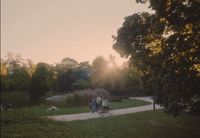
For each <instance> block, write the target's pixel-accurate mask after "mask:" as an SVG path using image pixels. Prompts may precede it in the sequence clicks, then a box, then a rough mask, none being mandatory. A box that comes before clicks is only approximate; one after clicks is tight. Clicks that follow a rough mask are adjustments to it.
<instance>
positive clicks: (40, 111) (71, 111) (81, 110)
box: [17, 99, 150, 116]
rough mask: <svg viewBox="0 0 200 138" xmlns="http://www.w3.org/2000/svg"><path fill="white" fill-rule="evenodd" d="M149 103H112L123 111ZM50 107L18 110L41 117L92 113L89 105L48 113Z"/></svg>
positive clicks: (126, 101) (42, 106)
mask: <svg viewBox="0 0 200 138" xmlns="http://www.w3.org/2000/svg"><path fill="white" fill-rule="evenodd" d="M149 104H150V103H149V102H146V101H141V100H137V99H123V100H122V102H111V106H112V107H113V108H114V109H122V108H129V107H138V106H144V105H149ZM48 108H49V107H48V106H46V105H40V106H33V107H31V108H22V109H17V110H19V111H23V112H28V113H31V114H37V115H39V116H53V115H65V114H77V113H87V112H90V109H89V105H87V106H79V107H68V108H59V107H58V108H59V109H60V111H46V109H48Z"/></svg>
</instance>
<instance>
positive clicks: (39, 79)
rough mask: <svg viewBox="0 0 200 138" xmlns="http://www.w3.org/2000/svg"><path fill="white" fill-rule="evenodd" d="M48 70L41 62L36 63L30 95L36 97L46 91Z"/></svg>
mask: <svg viewBox="0 0 200 138" xmlns="http://www.w3.org/2000/svg"><path fill="white" fill-rule="evenodd" d="M47 79H48V70H47V68H46V67H45V66H43V65H42V64H41V63H38V64H37V67H36V71H35V73H34V74H33V76H32V79H31V87H30V91H29V93H30V97H32V98H38V97H40V96H43V95H44V94H45V92H47V91H48V81H47Z"/></svg>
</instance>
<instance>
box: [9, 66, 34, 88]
mask: <svg viewBox="0 0 200 138" xmlns="http://www.w3.org/2000/svg"><path fill="white" fill-rule="evenodd" d="M12 75H13V77H14V89H15V90H17V91H28V90H29V88H30V83H31V78H30V76H29V74H28V72H27V70H26V69H25V68H19V69H16V70H14V71H13V74H12Z"/></svg>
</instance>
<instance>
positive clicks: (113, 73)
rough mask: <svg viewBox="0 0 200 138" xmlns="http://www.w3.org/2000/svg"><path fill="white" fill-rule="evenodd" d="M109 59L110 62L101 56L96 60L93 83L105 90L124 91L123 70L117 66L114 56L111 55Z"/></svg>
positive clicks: (92, 71) (93, 69)
mask: <svg viewBox="0 0 200 138" xmlns="http://www.w3.org/2000/svg"><path fill="white" fill-rule="evenodd" d="M109 58H110V61H107V60H105V59H104V57H101V56H97V57H96V58H95V60H94V61H93V63H92V69H91V83H92V85H93V86H94V87H96V88H104V89H106V90H109V91H113V90H116V89H123V88H124V81H123V74H122V70H121V69H120V68H119V67H117V66H116V63H115V57H114V56H112V55H110V57H109ZM109 65H112V66H109Z"/></svg>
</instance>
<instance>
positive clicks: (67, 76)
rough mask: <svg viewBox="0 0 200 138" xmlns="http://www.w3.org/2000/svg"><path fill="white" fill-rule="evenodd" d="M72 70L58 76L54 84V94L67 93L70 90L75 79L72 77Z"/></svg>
mask: <svg viewBox="0 0 200 138" xmlns="http://www.w3.org/2000/svg"><path fill="white" fill-rule="evenodd" d="M72 75H73V70H72V69H68V70H67V72H65V73H62V74H59V76H58V78H57V80H56V83H55V90H54V91H55V92H64V91H65V92H69V91H71V90H72V84H73V83H74V81H75V79H74V78H73V77H72Z"/></svg>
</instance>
